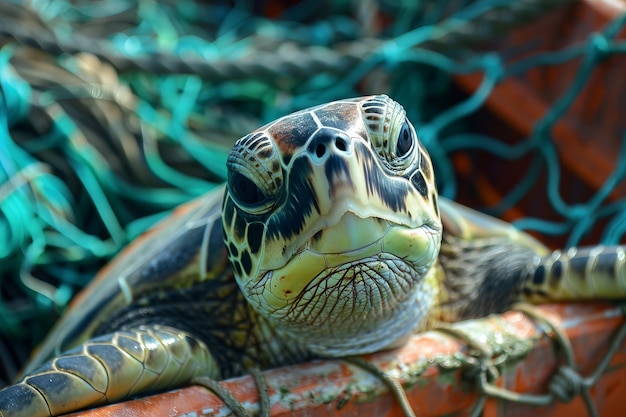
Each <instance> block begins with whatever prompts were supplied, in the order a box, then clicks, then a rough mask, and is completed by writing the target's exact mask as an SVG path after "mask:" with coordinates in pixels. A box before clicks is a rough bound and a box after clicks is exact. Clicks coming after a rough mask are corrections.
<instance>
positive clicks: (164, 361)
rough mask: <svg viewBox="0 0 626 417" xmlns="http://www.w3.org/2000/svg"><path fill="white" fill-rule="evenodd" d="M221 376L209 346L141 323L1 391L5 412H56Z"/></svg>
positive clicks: (93, 341)
mask: <svg viewBox="0 0 626 417" xmlns="http://www.w3.org/2000/svg"><path fill="white" fill-rule="evenodd" d="M198 375H207V376H209V377H217V376H218V375H219V369H218V367H217V364H216V362H215V360H214V359H213V356H212V355H211V353H210V352H209V350H208V348H207V347H206V345H205V344H204V343H203V342H201V341H199V340H197V339H196V338H194V337H193V336H191V335H190V334H189V333H186V332H183V331H179V330H177V329H175V328H172V327H166V326H139V327H137V328H135V329H131V330H125V331H119V332H115V333H111V334H107V335H103V336H99V337H97V338H94V339H91V340H89V341H87V342H85V343H83V344H82V345H80V346H78V347H76V348H74V349H72V350H70V351H68V352H66V353H64V354H62V355H60V356H58V357H56V358H54V359H52V360H51V361H49V362H46V363H45V364H44V365H43V366H42V367H40V368H39V369H37V370H36V371H34V372H33V373H31V374H29V375H26V376H25V377H24V378H23V379H22V380H21V381H20V382H18V383H16V384H15V385H12V386H10V387H7V388H5V389H4V390H2V391H0V415H1V416H4V417H8V416H29V417H37V416H56V415H60V414H64V413H68V412H72V411H76V410H80V409H83V408H87V407H93V406H96V405H100V404H105V403H110V402H114V401H117V400H120V399H122V398H127V397H130V396H133V395H137V394H140V393H147V392H156V391H159V390H163V389H166V388H174V387H176V386H182V385H184V384H186V383H189V381H190V380H191V379H192V378H194V377H196V376H198Z"/></svg>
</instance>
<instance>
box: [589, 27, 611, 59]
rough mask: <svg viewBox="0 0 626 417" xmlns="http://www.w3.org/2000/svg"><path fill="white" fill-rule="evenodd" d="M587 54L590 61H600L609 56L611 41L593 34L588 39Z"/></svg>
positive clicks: (601, 34)
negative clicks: (590, 58)
mask: <svg viewBox="0 0 626 417" xmlns="http://www.w3.org/2000/svg"><path fill="white" fill-rule="evenodd" d="M589 54H590V56H591V57H592V59H595V60H596V61H601V60H603V59H605V58H607V57H609V56H610V55H611V41H610V40H609V39H608V38H607V37H606V35H604V34H603V33H593V34H591V36H590V37H589Z"/></svg>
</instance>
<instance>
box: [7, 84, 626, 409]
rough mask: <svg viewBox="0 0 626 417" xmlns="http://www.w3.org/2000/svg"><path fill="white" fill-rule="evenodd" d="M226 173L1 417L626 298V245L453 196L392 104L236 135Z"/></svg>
mask: <svg viewBox="0 0 626 417" xmlns="http://www.w3.org/2000/svg"><path fill="white" fill-rule="evenodd" d="M227 165H228V180H227V183H226V184H225V186H223V187H221V188H219V189H217V190H215V191H212V192H210V193H208V194H207V195H205V196H203V197H201V198H199V199H196V200H195V201H192V202H191V203H188V204H187V205H184V206H182V207H181V208H179V209H178V210H177V211H175V213H174V214H173V215H172V216H170V217H169V218H168V219H167V220H165V221H164V222H162V223H161V224H160V225H158V226H157V227H155V228H154V229H153V230H152V231H150V232H148V233H146V234H145V236H143V237H142V238H141V239H139V240H138V241H136V242H134V243H133V244H131V245H130V247H129V248H128V249H126V250H125V251H124V252H123V253H122V254H120V255H119V256H118V257H117V258H116V259H114V260H113V261H112V262H111V263H110V264H109V265H108V266H107V267H105V268H104V269H103V271H102V272H101V273H100V274H99V276H98V277H97V278H96V279H95V280H94V282H93V283H92V284H91V285H90V286H89V287H88V288H87V289H86V290H85V291H84V292H83V293H82V294H81V295H80V296H79V297H78V298H77V299H76V300H75V301H74V302H73V304H72V306H71V308H70V310H69V311H68V312H67V314H66V315H65V316H64V317H63V318H62V319H61V320H60V322H59V323H58V324H57V325H56V327H55V329H54V330H53V331H52V332H51V334H50V336H49V337H48V339H47V340H46V341H45V342H44V344H43V345H42V347H41V348H40V350H39V352H38V353H37V354H36V356H34V358H33V359H32V361H31V363H30V365H28V367H27V369H26V371H25V374H26V376H25V377H24V378H23V379H22V380H21V381H19V382H17V383H16V384H14V385H12V386H9V387H7V388H5V389H4V390H3V391H1V392H0V412H1V414H2V415H3V416H5V417H7V416H29V417H33V416H48V415H57V414H61V413H66V412H69V411H72V410H76V409H81V408H84V407H89V406H94V405H97V404H103V403H107V402H114V401H118V400H121V399H124V398H127V397H129V396H134V395H137V394H140V393H146V392H154V391H159V390H165V389H168V388H174V387H177V386H181V385H184V384H188V383H189V382H190V381H191V380H192V378H193V377H195V376H198V375H207V376H209V377H211V378H226V377H232V376H235V375H239V374H242V373H244V372H246V370H248V369H250V368H253V367H257V368H269V367H276V366H281V365H286V364H291V363H294V362H299V361H304V360H307V359H310V358H314V357H332V358H334V357H343V356H348V355H359V354H365V353H370V352H374V351H379V350H382V349H388V348H392V347H396V346H399V345H401V344H402V343H404V341H406V340H407V338H408V337H409V336H410V335H411V334H413V333H415V332H419V331H422V330H424V329H427V328H429V327H430V326H432V324H433V323H434V322H436V321H437V320H447V321H454V320H462V319H467V318H473V317H478V316H484V315H487V314H489V313H497V312H502V311H503V310H505V309H506V308H507V307H508V306H509V305H510V304H511V303H512V302H513V301H515V300H519V299H522V300H531V301H541V300H568V299H575V298H576V299H580V298H617V297H623V296H624V295H626V266H625V265H626V260H625V254H626V248H625V247H622V246H615V247H602V246H596V247H589V248H581V249H570V250H567V251H564V252H559V251H557V252H553V253H551V252H550V251H548V250H547V249H546V247H544V246H543V245H542V244H541V243H539V242H538V241H536V240H535V239H534V238H532V237H531V236H529V235H528V234H525V233H523V232H520V231H518V230H516V229H515V228H514V227H513V226H511V225H510V224H508V223H504V222H502V221H499V220H496V219H494V218H491V217H488V216H486V215H483V214H480V213H478V212H476V211H473V210H471V209H469V208H466V207H464V206H461V205H458V204H456V203H454V202H452V201H449V200H446V199H444V198H440V197H439V196H438V195H437V190H436V188H435V180H434V173H433V167H432V165H431V161H430V159H429V156H428V154H427V152H426V150H425V149H424V147H423V146H422V144H421V143H420V142H419V140H418V137H417V135H416V132H415V129H414V127H413V126H412V124H411V123H410V122H409V120H408V119H407V117H406V114H405V111H404V110H403V108H402V106H401V105H400V104H398V103H396V102H395V101H393V100H392V99H390V98H389V97H387V96H385V95H377V96H368V97H361V98H353V99H346V100H340V101H335V102H331V103H328V104H324V105H320V106H317V107H313V108H310V109H306V110H302V111H299V112H297V113H294V114H291V115H288V116H285V117H282V118H280V119H278V120H276V121H274V122H272V123H269V124H268V125H266V126H264V127H261V128H259V129H258V130H256V131H254V132H252V133H250V134H248V135H246V136H245V137H243V138H241V139H239V140H238V141H237V142H236V144H235V145H234V148H233V149H232V151H231V153H230V155H229V157H228V161H227ZM51 358H52V359H51ZM46 361H47V362H46Z"/></svg>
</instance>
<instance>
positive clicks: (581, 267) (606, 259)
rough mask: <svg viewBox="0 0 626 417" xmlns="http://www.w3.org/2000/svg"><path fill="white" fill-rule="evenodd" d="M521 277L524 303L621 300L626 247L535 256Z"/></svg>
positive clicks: (625, 290)
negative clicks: (523, 279)
mask: <svg viewBox="0 0 626 417" xmlns="http://www.w3.org/2000/svg"><path fill="white" fill-rule="evenodd" d="M525 277H526V279H525V282H524V284H523V285H522V294H521V297H522V299H523V300H524V301H530V302H542V301H551V300H552V301H571V300H586V299H618V298H619V299H623V298H624V297H626V246H589V247H581V248H571V249H568V250H565V251H554V252H552V254H551V255H549V256H545V257H540V256H536V257H535V258H534V259H533V262H532V263H531V264H529V265H528V269H527V271H526V273H525Z"/></svg>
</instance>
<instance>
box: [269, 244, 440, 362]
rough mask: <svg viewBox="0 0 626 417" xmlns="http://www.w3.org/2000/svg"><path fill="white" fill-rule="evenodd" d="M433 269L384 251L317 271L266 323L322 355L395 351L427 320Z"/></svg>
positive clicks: (435, 291)
mask: <svg viewBox="0 0 626 417" xmlns="http://www.w3.org/2000/svg"><path fill="white" fill-rule="evenodd" d="M432 271H433V270H432V268H430V269H429V268H421V270H418V269H415V267H414V266H413V265H411V264H409V263H407V262H406V261H404V260H402V259H400V258H398V257H396V256H394V255H391V254H388V253H381V254H377V255H375V256H371V257H367V258H364V259H359V260H357V261H353V262H349V263H345V264H342V265H340V266H338V267H335V268H331V269H328V270H324V271H322V272H321V273H320V274H318V275H317V276H316V277H314V278H313V279H312V280H311V281H310V283H309V285H307V286H306V288H305V289H304V290H303V291H302V292H301V293H300V294H298V296H297V297H295V298H294V299H293V300H292V302H290V303H288V304H287V305H285V306H284V307H283V308H279V309H276V310H275V311H273V312H272V314H271V315H270V316H269V317H268V319H269V320H270V321H272V322H273V324H274V325H275V327H276V329H277V330H278V331H280V332H282V333H284V334H285V335H286V336H288V337H290V338H293V339H294V340H295V341H296V342H297V343H299V344H303V345H305V346H306V348H307V349H308V350H310V351H311V352H313V353H314V354H316V355H318V356H322V357H339V356H346V355H355V354H365V353H371V352H375V351H379V350H381V349H388V348H393V347H397V346H399V345H401V344H402V343H403V342H404V341H405V340H406V339H407V337H409V336H410V335H411V334H412V333H415V332H416V331H419V330H421V329H423V328H425V327H426V326H427V324H428V321H429V319H431V314H432V312H433V309H434V307H435V304H436V302H437V298H438V285H437V283H436V280H435V279H434V277H433V276H431V275H432V274H433V273H434V272H432Z"/></svg>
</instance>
